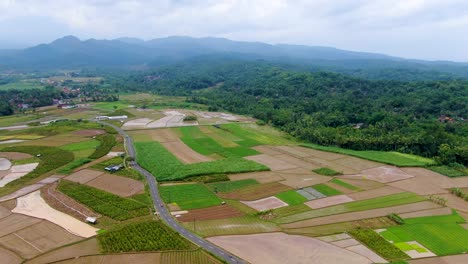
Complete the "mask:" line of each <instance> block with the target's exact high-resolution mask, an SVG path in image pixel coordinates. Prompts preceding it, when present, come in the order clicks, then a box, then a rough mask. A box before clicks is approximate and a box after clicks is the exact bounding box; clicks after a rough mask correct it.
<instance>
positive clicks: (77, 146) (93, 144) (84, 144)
mask: <svg viewBox="0 0 468 264" xmlns="http://www.w3.org/2000/svg"><path fill="white" fill-rule="evenodd" d="M100 144H101V142H100V141H99V140H95V139H91V140H87V141H81V142H77V143H71V144H67V145H64V146H61V147H60V148H61V149H64V150H68V151H79V150H86V149H96V148H97V147H98V146H99V145H100Z"/></svg>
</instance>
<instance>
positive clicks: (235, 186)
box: [207, 179, 258, 192]
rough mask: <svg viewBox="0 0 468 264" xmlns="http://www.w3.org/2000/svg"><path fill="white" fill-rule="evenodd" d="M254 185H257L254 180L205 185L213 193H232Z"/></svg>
mask: <svg viewBox="0 0 468 264" xmlns="http://www.w3.org/2000/svg"><path fill="white" fill-rule="evenodd" d="M255 184H258V182H257V181H256V180H254V179H246V180H239V181H226V182H216V183H210V184H207V186H208V188H210V189H211V190H212V191H214V192H232V191H235V190H239V189H242V188H244V187H247V186H250V185H255Z"/></svg>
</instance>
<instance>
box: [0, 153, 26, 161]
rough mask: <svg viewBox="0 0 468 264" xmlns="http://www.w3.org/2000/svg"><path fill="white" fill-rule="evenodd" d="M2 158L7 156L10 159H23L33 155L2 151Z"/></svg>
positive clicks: (0, 155) (0, 154)
mask: <svg viewBox="0 0 468 264" xmlns="http://www.w3.org/2000/svg"><path fill="white" fill-rule="evenodd" d="M0 158H6V159H9V160H22V159H28V158H32V155H31V154H27V153H21V152H0Z"/></svg>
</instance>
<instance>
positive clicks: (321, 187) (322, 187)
mask: <svg viewBox="0 0 468 264" xmlns="http://www.w3.org/2000/svg"><path fill="white" fill-rule="evenodd" d="M312 188H314V189H315V190H317V191H318V192H320V193H322V194H323V195H326V196H333V195H339V194H343V193H342V192H340V191H338V190H337V189H335V188H332V187H330V186H328V185H326V184H323V183H320V184H316V185H314V186H312Z"/></svg>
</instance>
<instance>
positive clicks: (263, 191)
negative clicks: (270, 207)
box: [218, 182, 292, 201]
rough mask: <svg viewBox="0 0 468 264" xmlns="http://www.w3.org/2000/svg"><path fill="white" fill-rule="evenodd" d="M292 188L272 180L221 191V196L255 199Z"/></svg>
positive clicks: (244, 199) (236, 198)
mask: <svg viewBox="0 0 468 264" xmlns="http://www.w3.org/2000/svg"><path fill="white" fill-rule="evenodd" d="M291 189H292V188H291V187H289V186H286V185H284V184H281V183H278V182H270V183H263V184H256V185H250V186H247V187H244V188H242V189H240V190H237V191H233V192H229V193H220V194H218V195H219V196H220V197H222V198H225V199H234V200H243V201H253V200H258V199H262V198H266V197H268V196H273V195H276V194H278V193H280V192H284V191H288V190H291Z"/></svg>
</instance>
